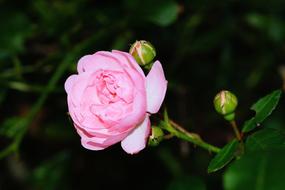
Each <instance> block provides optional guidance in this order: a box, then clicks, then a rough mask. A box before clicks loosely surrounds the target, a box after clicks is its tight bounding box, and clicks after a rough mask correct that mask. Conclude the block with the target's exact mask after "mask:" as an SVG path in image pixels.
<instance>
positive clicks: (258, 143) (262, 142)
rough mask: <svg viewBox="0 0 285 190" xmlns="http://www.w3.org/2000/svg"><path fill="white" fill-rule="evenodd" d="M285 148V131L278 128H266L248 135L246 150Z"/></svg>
mask: <svg viewBox="0 0 285 190" xmlns="http://www.w3.org/2000/svg"><path fill="white" fill-rule="evenodd" d="M272 149H283V150H285V133H284V131H281V130H278V129H271V128H265V129H262V130H260V131H258V132H256V133H254V134H252V135H251V136H249V137H248V139H247V141H246V151H256V150H263V151H266V150H272Z"/></svg>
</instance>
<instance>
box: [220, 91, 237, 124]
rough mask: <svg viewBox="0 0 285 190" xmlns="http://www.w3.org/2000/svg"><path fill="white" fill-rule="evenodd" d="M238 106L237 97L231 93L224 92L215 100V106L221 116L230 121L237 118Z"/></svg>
mask: <svg viewBox="0 0 285 190" xmlns="http://www.w3.org/2000/svg"><path fill="white" fill-rule="evenodd" d="M237 105H238V100H237V97H236V96H235V95H234V94H233V93H231V92H230V91H227V90H223V91H221V92H219V93H218V94H217V95H216V96H215V98H214V106H215V109H216V111H217V112H218V113H219V114H222V115H223V116H224V118H225V119H226V120H228V121H232V120H234V118H235V113H234V112H235V109H236V107H237Z"/></svg>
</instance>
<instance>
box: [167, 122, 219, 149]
mask: <svg viewBox="0 0 285 190" xmlns="http://www.w3.org/2000/svg"><path fill="white" fill-rule="evenodd" d="M163 124H164V125H163V128H164V129H165V130H167V131H168V132H169V133H170V134H172V135H173V136H176V137H178V138H180V139H183V140H186V141H188V142H191V143H193V144H194V145H197V146H200V147H202V148H204V149H206V150H208V151H210V152H215V153H218V152H219V151H220V148H218V147H216V146H213V145H211V144H208V143H206V142H204V141H203V140H202V139H201V138H200V136H199V135H198V134H195V133H190V132H188V131H187V130H186V129H184V128H183V127H182V126H180V125H179V124H177V123H175V122H174V121H172V120H169V121H168V122H164V123H163Z"/></svg>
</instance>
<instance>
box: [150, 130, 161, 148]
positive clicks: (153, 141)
mask: <svg viewBox="0 0 285 190" xmlns="http://www.w3.org/2000/svg"><path fill="white" fill-rule="evenodd" d="M163 136H164V133H163V131H162V129H161V128H159V127H156V126H153V127H152V128H151V135H150V136H149V139H148V145H149V146H157V145H158V144H159V143H160V142H161V141H162V140H163Z"/></svg>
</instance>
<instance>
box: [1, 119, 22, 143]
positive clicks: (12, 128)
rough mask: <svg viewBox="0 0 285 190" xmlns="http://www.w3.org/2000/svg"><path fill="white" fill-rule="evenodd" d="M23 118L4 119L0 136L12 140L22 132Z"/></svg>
mask: <svg viewBox="0 0 285 190" xmlns="http://www.w3.org/2000/svg"><path fill="white" fill-rule="evenodd" d="M24 122H25V118H21V117H11V118H8V119H6V120H5V121H4V122H3V123H2V124H1V126H0V135H3V136H6V137H9V138H14V137H16V136H17V134H19V133H20V132H21V131H22V130H23V124H24Z"/></svg>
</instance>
